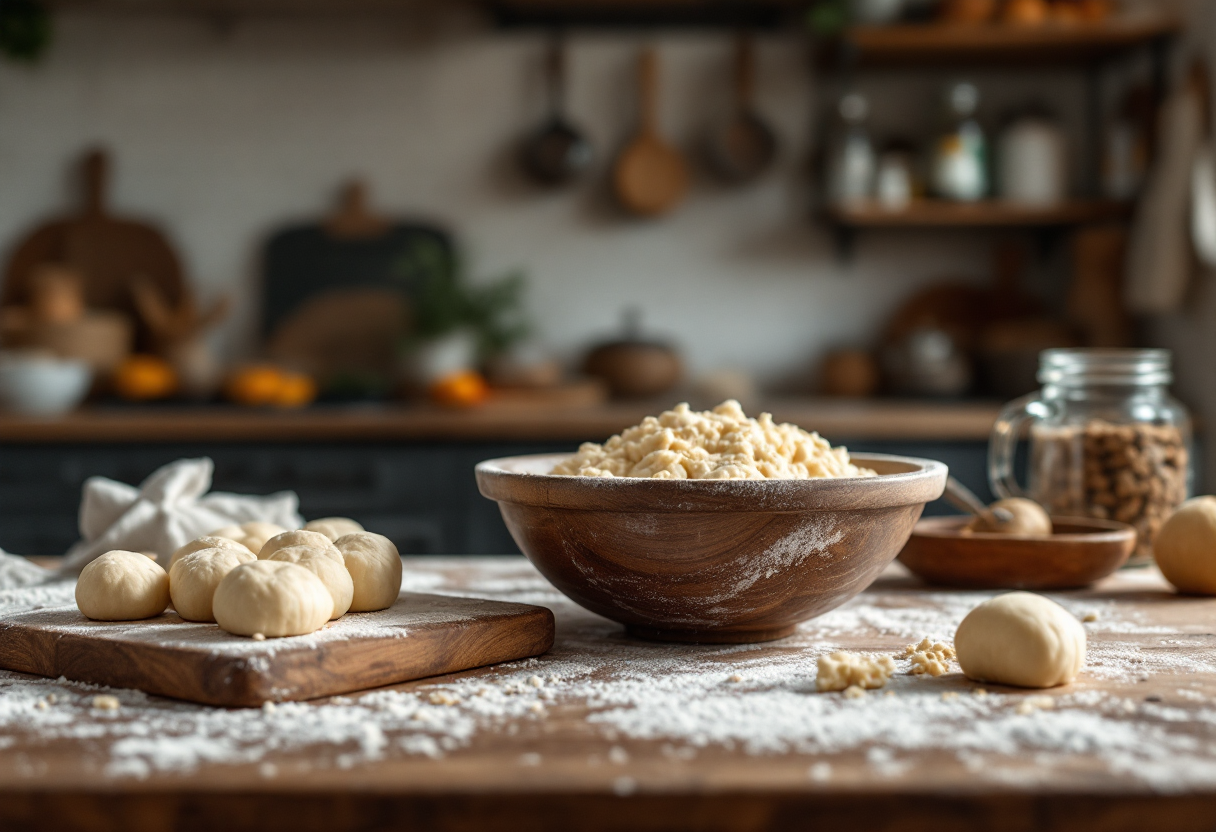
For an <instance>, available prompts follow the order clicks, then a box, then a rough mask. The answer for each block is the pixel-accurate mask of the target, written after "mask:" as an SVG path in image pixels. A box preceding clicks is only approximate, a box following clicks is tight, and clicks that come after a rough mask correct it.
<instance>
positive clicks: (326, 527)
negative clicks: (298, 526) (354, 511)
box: [304, 517, 363, 540]
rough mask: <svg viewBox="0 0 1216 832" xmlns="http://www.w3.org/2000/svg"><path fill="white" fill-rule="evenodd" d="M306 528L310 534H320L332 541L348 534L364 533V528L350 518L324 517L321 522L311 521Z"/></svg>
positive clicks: (305, 525)
mask: <svg viewBox="0 0 1216 832" xmlns="http://www.w3.org/2000/svg"><path fill="white" fill-rule="evenodd" d="M304 528H305V529H307V530H308V531H310V532H320V533H321V534H323V535H325V536H326V537H328V538H329V539H330V540H337V539H338V538H339V537H345V536H346V535H348V534H354V533H355V532H361V531H363V526H361V525H360V524H359V523H356V522H355V521H354V520H351V519H350V518H349V517H322V518H321V519H319V520H309V521H308V522H307V523H305V524H304Z"/></svg>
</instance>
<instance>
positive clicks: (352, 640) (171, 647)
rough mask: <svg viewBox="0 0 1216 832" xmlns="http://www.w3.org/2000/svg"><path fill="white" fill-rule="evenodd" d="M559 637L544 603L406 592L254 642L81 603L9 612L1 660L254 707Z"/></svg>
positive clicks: (477, 662) (1, 627)
mask: <svg viewBox="0 0 1216 832" xmlns="http://www.w3.org/2000/svg"><path fill="white" fill-rule="evenodd" d="M552 646H553V613H552V612H550V611H549V610H548V609H545V608H544V607H534V606H529V605H526V604H510V603H504V602H501V601H485V600H481V599H477V598H455V597H449V596H443V595H422V594H417V593H412V592H403V593H401V596H400V597H399V598H398V599H397V603H396V604H394V605H393V606H392V607H390V608H389V609H387V610H381V611H380V612H368V613H350V614H347V615H346V616H343V617H342V618H341V619H339V620H337V621H331V622H330V623H329V624H328V625H327V626H326V627H325V628H323V629H321V630H318V631H317V632H316V633H313V634H312V635H308V636H297V637H295V638H282V639H267V640H265V641H254V640H252V639H248V638H242V637H239V636H233V635H229V634H228V633H225V632H224V631H223V630H221V629H220V628H219V627H218V626H216V625H215V624H198V623H193V622H189V621H183V620H182V619H181V618H178V617H177V615H175V614H174V613H172V612H167V613H165V614H164V615H160V616H157V617H156V618H153V619H150V620H148V621H123V622H108V621H90V620H88V619H87V618H85V617H84V616H83V615H81V614H80V611H79V610H77V609H76V606H75V605H74V604H68V605H64V606H60V607H52V608H43V609H38V610H31V611H28V612H23V613H18V614H16V615H14V616H12V617H11V618H8V619H7V620H5V621H0V667H3V668H6V669H8V670H17V671H21V672H24V673H34V674H37V675H39V676H49V677H58V676H66V677H67V678H68V679H71V680H73V681H79V682H92V683H96V684H102V685H111V686H114V687H124V688H135V689H138V690H142V691H145V692H146V693H154V694H159V695H161V696H170V697H173V698H174V699H185V700H189V701H191V702H201V703H203V704H205V705H223V706H233V707H242V706H244V707H249V706H257V705H261V704H262V703H263V702H269V701H275V702H288V701H295V700H301V699H316V698H318V697H322V696H333V695H336V694H340V693H350V692H352V691H357V690H365V689H367V688H374V687H380V686H382V685H391V684H396V683H399V682H407V681H410V680H412V679H422V678H425V677H427V676H438V675H440V674H443V673H455V672H457V671H460V670H468V669H470V668H474V667H482V666H485V665H489V664H496V663H498V662H505V661H513V660H515V659H523V658H527V657H529V656H537V655H540V654H541V653H544V652H545V651H547V650H548V649H549V648H550V647H552Z"/></svg>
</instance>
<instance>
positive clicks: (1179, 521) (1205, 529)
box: [1153, 497, 1216, 595]
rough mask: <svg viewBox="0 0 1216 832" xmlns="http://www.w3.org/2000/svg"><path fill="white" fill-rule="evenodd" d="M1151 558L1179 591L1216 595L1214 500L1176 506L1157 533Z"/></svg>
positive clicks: (1215, 516)
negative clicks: (1175, 509)
mask: <svg viewBox="0 0 1216 832" xmlns="http://www.w3.org/2000/svg"><path fill="white" fill-rule="evenodd" d="M1153 556H1154V557H1156V559H1157V565H1158V566H1159V567H1161V574H1163V575H1165V578H1166V580H1168V581H1169V582H1170V583H1172V584H1173V585H1174V586H1175V587H1177V588H1178V591H1179V592H1193V593H1195V594H1197V595H1216V497H1195V498H1194V499H1191V500H1187V501H1186V502H1185V503H1183V504H1182V505H1180V506H1179V507H1178V509H1177V511H1175V512H1174V513H1173V514H1171V515H1170V518H1169V519H1168V520H1166V521H1165V525H1163V526H1162V527H1161V531H1159V532H1157V539H1156V540H1154V541H1153Z"/></svg>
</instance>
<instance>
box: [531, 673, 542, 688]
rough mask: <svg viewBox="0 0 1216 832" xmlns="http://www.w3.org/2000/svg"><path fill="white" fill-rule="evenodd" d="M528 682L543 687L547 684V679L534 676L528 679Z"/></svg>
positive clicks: (533, 685)
mask: <svg viewBox="0 0 1216 832" xmlns="http://www.w3.org/2000/svg"><path fill="white" fill-rule="evenodd" d="M528 684H529V685H531V686H532V687H534V688H543V687H544V686H545V680H544V679H542V678H540V677H539V676H532V677H530V678H529V679H528Z"/></svg>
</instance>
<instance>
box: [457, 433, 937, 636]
mask: <svg viewBox="0 0 1216 832" xmlns="http://www.w3.org/2000/svg"><path fill="white" fill-rule="evenodd" d="M563 458H564V457H563V455H560V454H558V455H554V454H538V455H532V456H518V457H510V458H507V459H497V460H489V461H486V462H483V463H481V464H480V465H478V466H477V486H478V488H479V489H480V490H481V493H482V495H483V496H485V497H488V498H490V499H492V500H497V501H498V504H499V507H500V508H501V509H502V516H503V520H505V521H506V524H507V528H508V529H509V530H510V531H511V536H512V537H513V538H514V539H515V542H516V543H517V544H518V545H519V548H520V550H521V551H523V553H524V554H525V555H527V557H528V560H530V561H532V563H533V564H534V565H535V566H536V568H537V569H539V570H540V572H541V574H543V575H544V576H545V577H546V578H548V579H549V581H550V582H551V583H552V584H553V585H554V586H556V587H557V588H558V589H560V590H561V591H562V592H563V593H565V594H566V595H567V596H568V597H570V598H573V599H574V600H575V601H577V602H578V603H579V604H581V605H583V606H584V607H586V608H587V609H589V610H592V611H593V612H596V613H599V614H600V615H602V616H605V617H606V618H611V619H612V620H614V621H619V622H621V623H622V624H625V625H626V626H627V627H628V628H629V630H630V632H632V633H633V634H634V635H637V636H641V637H643V638H651V639H655V640H658V641H681V642H694V643H705V644H713V643H749V642H761V641H771V640H773V639H778V638H784V637H786V636H788V635H789V634H790V633H792V632H793V631H794V627H795V626H796V625H798V624H799V623H801V622H802V621H806V620H807V619H809V618H812V617H814V616H816V615H819V614H821V613H824V612H826V611H828V610H830V609H834V608H835V607H838V606H840V605H841V604H843V603H844V602H845V601H847V600H848V599H850V598H852V597H853V596H854V595H856V594H857V593H859V592H861V591H862V590H863V589H865V588H866V587H867V586H869V585H870V583H871V582H872V581H873V580H874V578H876V577H877V576H878V574H879V573H880V572H882V570H883V569H885V568H886V567H887V565H888V564H889V563H890V562H891V561H892V560H893V559H894V558H895V556H896V555H897V554H898V553H899V550H900V549H901V548H902V547H903V545H904V543H905V541H907V539H908V535H909V534H910V533H911V531H912V526H913V525H914V524H915V523H916V521H917V519H918V518H919V517H920V515H921V511H922V510H923V509H924V506H925V503H927V502H930V501H932V500H936V499H937V498H938V497H940V496H941V494H942V489H943V487H944V486H945V482H946V466H945V465H943V464H942V463H940V462H934V461H932V460H917V459H910V458H905V457H893V456H892V457H884V456H877V455H875V456H866V455H854V456H853V457H852V460H853V462H855V463H856V464H857V465H859V466H861V467H865V468H872V469H873V470H875V471H877V472H878V474H879V476H876V477H841V478H820V479H809V480H658V479H634V478H613V479H601V478H593V477H561V476H551V475H549V471H551V470H552V469H553V466H554V465H556V464H557V463H558V462H560V461H561V460H562V459H563Z"/></svg>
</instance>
